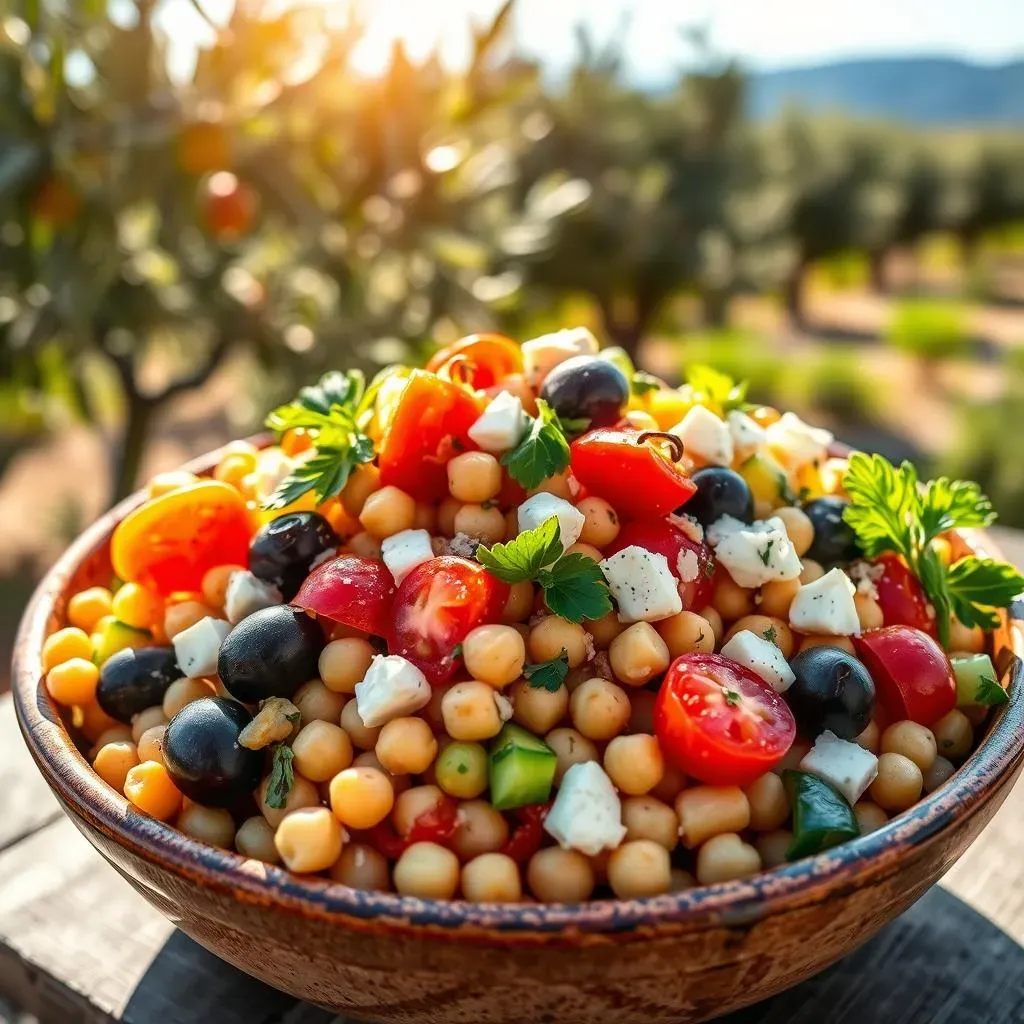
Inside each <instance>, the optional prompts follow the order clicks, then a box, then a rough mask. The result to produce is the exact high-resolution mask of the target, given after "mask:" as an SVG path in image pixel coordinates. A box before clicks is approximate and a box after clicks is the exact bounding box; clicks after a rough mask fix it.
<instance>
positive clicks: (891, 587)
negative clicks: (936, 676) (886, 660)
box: [874, 551, 935, 636]
mask: <svg viewBox="0 0 1024 1024" xmlns="http://www.w3.org/2000/svg"><path fill="white" fill-rule="evenodd" d="M875 565H881V566H883V567H884V571H883V572H882V574H881V576H879V577H878V579H876V580H875V581H874V584H875V589H876V590H877V591H878V598H877V600H878V604H879V607H880V608H881V609H882V621H883V622H884V623H885V624H886V625H887V626H913V627H914V629H923V630H924V631H925V632H926V633H930V634H931V635H932V636H935V613H934V612H933V611H932V610H931V607H930V605H929V604H928V598H927V597H926V595H925V592H924V588H923V587H922V586H921V582H920V580H918V578H917V577H916V576H915V575H914V574H913V573H912V572H911V571H910V569H909V568H908V567H907V565H906V563H905V562H904V561H903V559H902V558H900V556H899V555H897V554H894V553H893V552H890V551H887V552H885V553H884V554H881V555H879V556H878V558H876V559H875Z"/></svg>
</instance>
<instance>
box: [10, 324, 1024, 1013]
mask: <svg viewBox="0 0 1024 1024" xmlns="http://www.w3.org/2000/svg"><path fill="white" fill-rule="evenodd" d="M267 427H268V429H269V430H270V434H268V435H266V436H264V437H260V438H257V439H254V440H252V441H240V442H235V443H232V444H229V445H228V446H226V447H225V448H223V449H221V450H219V451H217V452H214V453H212V454H210V455H208V456H206V457H204V458H202V459H199V460H198V461H197V462H196V463H194V464H192V465H190V466H188V467H186V468H185V469H183V470H180V471H177V472H174V473H169V474H163V475H161V476H158V477H156V478H154V479H153V480H152V481H151V482H150V483H149V485H148V486H147V487H146V488H145V489H144V490H143V491H141V492H139V493H138V494H136V495H134V496H133V497H132V498H130V499H129V500H128V501H126V502H125V503H123V504H122V505H120V506H118V507H117V508H115V509H113V510H112V511H111V512H110V513H109V514H108V515H107V516H105V517H104V518H103V519H101V520H100V521H99V522H97V523H96V524H94V525H93V526H92V527H91V528H90V529H89V530H87V531H86V532H85V534H83V535H82V537H80V538H79V539H78V540H77V541H76V542H75V543H74V544H73V545H72V547H71V548H70V549H69V551H68V552H67V553H66V554H65V555H64V557H63V558H62V559H61V560H60V561H59V562H58V563H57V565H56V566H55V567H54V568H53V569H52V571H51V572H50V574H49V575H48V576H47V578H46V579H45V580H44V581H43V583H42V584H41V586H40V588H39V590H38V592H37V593H36V595H35V597H34V598H33V600H32V603H31V605H30V607H29V608H28V610H27V611H26V613H25V618H24V621H23V624H22V627H21V631H20V635H19V638H18V642H17V647H16V658H15V675H14V696H15V704H16V709H17V713H18V718H19V721H20V723H21V727H22V731H23V733H24V736H25V739H26V742H27V744H28V746H29V749H30V750H31V753H32V755H33V757H34V759H35V761H36V763H37V765H38V767H39V769H40V771H41V772H42V774H43V775H44V776H45V778H46V779H47V781H48V782H49V784H50V786H51V787H52V788H53V790H54V792H55V793H56V795H57V797H58V799H59V800H60V802H61V803H62V805H63V807H64V809H65V810H66V811H67V813H68V814H69V816H70V817H71V818H72V820H73V821H74V822H75V824H76V825H77V826H78V828H79V829H80V830H81V831H82V832H83V833H84V834H85V836H86V837H87V838H88V839H89V840H90V841H91V842H92V843H93V844H94V845H95V846H96V848H97V849H98V850H99V851H100V852H101V853H102V854H103V856H104V857H106V858H107V859H108V860H109V861H110V862H111V863H112V864H113V865H114V866H115V867H116V868H117V870H118V871H119V872H120V873H121V874H122V875H123V876H124V877H125V878H126V879H127V881H128V882H129V883H130V884H131V885H133V886H134V887H135V888H136V889H138V890H139V891H140V892H141V893H142V894H143V895H145V896H146V898H147V899H149V900H150V901H151V902H152V903H153V904H154V905H155V906H157V907H158V908H159V909H160V910H162V911H163V912H164V913H166V914H167V915H168V916H169V917H171V918H172V919H173V920H174V921H175V923H177V924H178V925H179V926H180V927H181V928H182V929H183V930H184V931H185V932H186V933H188V934H189V935H191V936H192V937H193V938H195V939H197V940H198V941H199V942H201V943H202V944H203V945H205V946H206V947H208V948H209V949H211V950H213V951H214V952H215V953H217V954H218V955H220V956H221V957H223V958H224V959H226V960H228V961H230V962H231V963H233V964H235V965H237V966H239V967H241V968H243V969H244V970H246V971H248V972H250V973H251V974H253V975H256V976H257V977H260V978H262V979H263V980H265V981H267V982H269V983H270V984H272V985H275V986H277V987H279V988H282V989H285V990H287V991H289V992H290V993H292V994H294V995H296V996H299V997H302V998H304V999H309V1000H311V1001H313V1002H315V1003H318V1004H322V1005H326V1006H330V1007H332V1008H334V1009H335V1010H338V1011H340V1012H343V1013H346V1014H349V1015H352V1016H355V1017H357V1018H364V1019H367V1020H382V1021H405V1022H409V1021H412V1022H428V1021H448V1022H450V1021H474V1022H478V1021H494V1022H506V1021H507V1022H513V1021H521V1020H524V1019H537V1020H559V1021H580V1022H591V1021H594V1022H596V1021H603V1020H607V1019H609V1018H610V1017H611V1016H614V1017H615V1018H616V1019H618V1020H623V1021H644V1022H653V1021H666V1022H667V1021H672V1022H679V1021H699V1020H705V1019H708V1018H710V1017H713V1016H717V1015H719V1014H722V1013H726V1012H728V1011H729V1010H732V1009H735V1008H737V1007H740V1006H743V1005H746V1004H748V1003H751V1002H754V1001H756V1000H758V999H762V998H765V997H767V996H769V995H771V994H772V993H774V992H777V991H779V990H781V989H782V988H785V987H787V986H790V985H793V984H795V983H796V982H798V981H800V980H801V979H802V978H805V977H807V976H808V975H810V974H812V973H814V972H815V971H818V970H820V969H822V968H823V967H825V966H827V965H828V964H829V963H831V962H833V961H834V960H836V959H837V958H839V957H841V956H842V955H843V954H845V953H847V952H849V951H850V950H851V949H852V948H854V947H855V946H856V945H858V944H859V943H861V942H863V941H865V940H866V939H868V938H869V937H870V936H871V935H872V934H874V933H875V932H876V931H877V930H878V929H879V928H880V927H882V926H883V925H884V924H885V923H886V922H888V921H889V920H891V919H892V918H893V917H895V916H896V915H897V914H899V913H900V912H902V911H903V910H904V909H906V908H907V907H908V906H909V905H910V904H911V903H913V902H914V900H916V899H917V898H918V897H919V896H921V895H922V894H923V893H924V892H925V891H926V890H927V888H928V887H929V886H931V885H932V884H933V883H934V882H935V881H936V880H937V879H938V878H939V877H940V876H941V875H942V873H943V872H944V871H945V870H946V869H947V868H948V867H949V866H950V865H951V864H952V863H953V862H954V861H955V860H956V859H957V857H959V856H960V854H962V853H963V851H964V850H965V849H966V848H967V846H968V845H969V844H970V842H971V841H972V840H973V839H974V838H975V837H976V836H977V835H978V833H979V832H980V831H981V829H982V828H983V827H984V825H985V824H986V823H987V821H988V820H989V819H990V818H991V816H992V815H993V814H994V813H995V811H996V809H997V808H998V806H999V805H1000V803H1001V802H1002V800H1003V798H1004V797H1005V795H1006V793H1007V792H1008V790H1009V788H1010V786H1011V785H1012V784H1013V782H1014V780H1015V779H1016V777H1017V775H1018V774H1019V772H1020V768H1021V763H1022V757H1024V728H1022V724H1024V723H1022V720H1021V719H1022V714H1024V713H1022V710H1021V708H1022V702H1021V700H1020V685H1021V683H1020V676H1021V668H1020V666H1021V662H1020V660H1019V658H1018V653H1019V651H1020V648H1021V633H1020V627H1019V625H1018V624H1017V616H1018V614H1019V611H1020V609H1019V606H1017V605H1015V599H1016V598H1017V596H1018V594H1020V593H1021V591H1024V578H1022V577H1021V575H1020V574H1019V573H1018V572H1017V570H1016V569H1014V568H1013V567H1012V566H1009V565H1007V564H1006V563H1005V562H1003V561H1001V560H1000V559H999V557H998V554H997V553H996V552H995V550H994V549H993V547H992V545H991V543H990V541H989V540H988V539H987V538H986V537H985V535H984V533H983V529H984V527H986V526H987V525H988V524H990V523H991V522H992V521H993V519H994V513H993V511H992V508H991V505H990V503H989V502H988V500H987V498H986V497H985V496H984V495H983V494H982V493H981V492H980V490H979V489H978V487H977V486H976V485H974V484H971V483H968V482H964V481H951V480H948V479H945V478H943V479H938V480H931V481H923V480H919V479H918V476H917V474H916V472H915V470H914V468H913V467H912V466H911V465H909V464H906V463H905V464H903V465H902V466H898V467H897V466H893V465H891V464H890V463H888V462H887V461H886V460H884V459H883V458H881V457H879V456H874V455H868V454H864V453H859V452H850V451H848V450H846V449H843V448H842V447H841V446H838V445H837V444H836V443H835V441H834V439H833V437H832V435H831V434H830V433H829V432H828V431H826V430H822V429H820V428H817V427H814V426H812V425H809V424H807V423H805V422H804V421H803V420H801V419H800V418H799V417H798V416H796V415H795V414H793V413H792V412H783V411H779V410H776V409H773V408H769V407H765V406H758V405H754V404H752V403H750V402H748V401H747V397H746V390H745V387H744V386H743V385H742V383H737V382H735V381H733V380H731V379H729V378H728V377H725V376H723V375H722V374H720V373H717V372H715V371H714V370H711V369H709V368H707V367H693V368H691V369H690V372H689V374H688V376H687V381H686V383H685V384H684V385H682V386H681V387H678V388H674V387H670V386H669V385H668V384H666V383H665V382H663V381H661V380H659V379H657V378H655V377H652V376H650V375H649V374H646V373H643V372H641V371H637V370H636V369H635V368H634V367H633V366H632V365H631V363H630V362H629V360H628V358H627V357H626V355H625V353H623V352H622V351H621V350H615V349H606V350H599V348H598V345H597V342H596V341H595V340H594V338H593V336H592V335H591V334H590V332H589V331H587V330H586V329H583V328H578V329H570V330H564V331H559V332H557V333H555V334H551V335H545V336H543V337H540V338H534V339H531V340H529V341H526V342H525V343H523V344H522V345H519V344H518V343H516V342H514V341H511V340H510V339H508V338H504V337H501V336H497V335H473V336H470V337H468V338H465V339H463V340H461V341H460V342H458V343H456V344H454V345H451V346H449V347H447V348H445V349H442V350H441V351H440V352H438V353H437V354H436V355H435V356H434V357H433V358H432V359H431V361H430V362H429V363H428V365H427V367H426V368H425V369H411V368H408V367H404V366H393V367H389V368H387V369H386V370H384V371H383V372H381V373H380V374H378V375H377V376H376V377H375V378H374V379H373V380H372V381H369V382H367V381H366V380H365V379H364V377H363V376H362V375H361V374H360V373H357V372H347V373H343V372H336V373H330V374H328V375H326V376H325V377H324V378H323V379H322V380H321V381H320V382H319V383H318V384H317V385H315V386H311V387H307V388H303V389H302V390H301V391H300V392H299V394H298V395H297V396H296V398H295V399H294V400H293V401H291V402H289V403H287V404H284V405H282V406H280V407H279V408H277V409H275V410H274V411H273V412H272V413H271V414H270V415H269V417H268V419H267Z"/></svg>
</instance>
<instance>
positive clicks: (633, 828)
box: [622, 796, 679, 850]
mask: <svg viewBox="0 0 1024 1024" xmlns="http://www.w3.org/2000/svg"><path fill="white" fill-rule="evenodd" d="M622 824H623V825H625V826H626V839H627V840H630V839H649V840H652V841H653V842H655V843H659V844H660V845H662V846H664V847H665V849H666V850H674V849H675V848H676V846H677V844H678V843H679V819H678V818H677V817H676V812H675V811H674V810H672V808H671V807H669V805H668V804H666V803H663V802H662V801H661V800H656V799H655V798H654V797H653V796H631V797H627V798H626V799H625V800H623V801H622Z"/></svg>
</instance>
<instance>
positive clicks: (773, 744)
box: [654, 654, 796, 786]
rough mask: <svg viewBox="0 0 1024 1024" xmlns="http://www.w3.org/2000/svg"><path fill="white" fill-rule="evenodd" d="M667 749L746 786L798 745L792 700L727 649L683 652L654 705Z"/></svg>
mask: <svg viewBox="0 0 1024 1024" xmlns="http://www.w3.org/2000/svg"><path fill="white" fill-rule="evenodd" d="M654 732H655V735H656V736H657V737H658V743H659V744H660V746H661V750H662V753H663V754H664V755H665V756H666V757H667V758H668V759H669V760H670V761H671V762H672V763H673V764H674V765H675V766H676V767H677V768H679V769H681V770H682V771H684V772H686V774H687V775H692V776H693V777H694V778H695V779H700V781H701V782H707V783H709V784H710V785H713V786H747V785H749V784H750V783H751V782H753V781H754V780H755V779H756V778H758V777H759V776H761V775H763V774H764V773H765V772H767V771H771V769H772V768H774V767H775V765H777V764H778V763H779V762H780V761H781V760H782V758H783V757H784V756H785V754H786V751H787V750H789V748H790V747H791V746H792V745H793V740H794V738H795V737H796V721H795V720H794V718H793V712H792V711H790V710H789V705H788V704H786V702H785V701H784V700H783V699H782V697H780V696H779V694H777V693H776V692H775V691H774V690H773V689H772V688H771V687H770V686H769V685H768V684H767V683H765V682H764V680H762V679H761V678H759V677H758V676H756V675H755V674H754V673H753V672H751V671H750V669H748V668H744V667H743V666H742V665H738V664H737V663H736V662H735V661H732V660H730V659H729V658H725V657H723V656H722V655H721V654H684V655H682V656H681V657H678V658H676V660H675V661H674V662H672V664H671V666H670V667H669V670H668V674H667V675H666V676H665V680H664V682H663V683H662V684H661V689H660V690H659V691H658V699H657V701H656V702H655V705H654Z"/></svg>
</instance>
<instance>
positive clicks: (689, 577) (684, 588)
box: [605, 519, 715, 611]
mask: <svg viewBox="0 0 1024 1024" xmlns="http://www.w3.org/2000/svg"><path fill="white" fill-rule="evenodd" d="M633 545H636V546H637V547H641V548H646V549H647V550H648V551H654V552H655V553H657V554H659V555H664V556H665V558H666V559H667V560H668V567H669V569H671V570H672V574H673V575H674V576H675V577H676V579H678V580H679V596H680V597H681V598H682V599H683V608H684V609H685V610H686V611H699V610H700V609H701V608H703V607H705V606H706V605H707V603H708V602H709V601H710V600H711V595H712V593H713V592H714V589H715V581H714V572H715V558H714V555H712V553H711V548H709V547H708V546H707V544H699V543H698V542H697V541H695V540H694V539H693V538H692V537H690V536H689V535H688V534H687V533H685V532H684V531H683V530H681V529H680V528H679V527H678V526H676V525H675V524H674V523H672V522H670V521H669V520H667V519H635V520H633V521H632V522H629V523H626V524H625V525H624V526H623V527H622V529H621V530H619V535H618V536H617V537H616V538H615V540H613V541H612V543H611V544H610V545H609V546H608V547H607V548H606V549H605V556H606V557H607V556H609V555H614V554H615V552H616V551H621V550H622V549H623V548H628V547H632V546H633ZM684 577H685V579H684Z"/></svg>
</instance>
